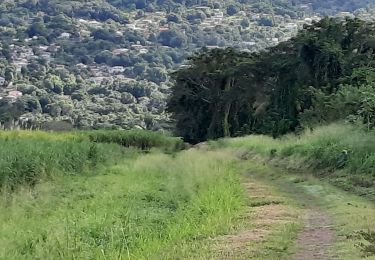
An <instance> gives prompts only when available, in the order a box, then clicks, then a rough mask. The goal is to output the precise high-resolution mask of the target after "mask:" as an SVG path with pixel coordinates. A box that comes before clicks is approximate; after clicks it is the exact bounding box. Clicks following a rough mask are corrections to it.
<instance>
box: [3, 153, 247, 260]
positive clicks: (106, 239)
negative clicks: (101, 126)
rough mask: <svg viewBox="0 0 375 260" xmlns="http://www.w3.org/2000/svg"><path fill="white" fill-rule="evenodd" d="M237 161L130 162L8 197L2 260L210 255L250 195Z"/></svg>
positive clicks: (178, 158) (187, 157) (143, 158)
mask: <svg viewBox="0 0 375 260" xmlns="http://www.w3.org/2000/svg"><path fill="white" fill-rule="evenodd" d="M233 160H234V159H233V157H230V156H228V154H226V153H222V152H213V153H209V154H207V153H203V152H202V153H200V152H192V151H190V152H189V151H187V152H182V153H180V154H178V155H175V156H171V155H165V154H162V153H160V152H152V153H151V154H148V155H135V156H133V157H128V158H127V159H125V160H123V161H122V162H121V163H119V164H117V165H115V166H111V167H109V168H106V169H105V170H104V169H102V170H101V172H98V173H96V174H95V175H92V176H88V175H60V176H59V177H57V178H54V179H53V180H52V181H43V182H41V183H38V184H36V185H35V186H34V187H33V188H30V187H28V186H23V187H22V188H20V189H19V190H18V191H16V192H14V193H12V194H5V193H3V194H2V200H1V205H0V212H1V213H0V222H1V235H0V248H1V254H0V258H1V259H57V258H63V259H121V258H126V259H127V258H131V259H166V258H169V259H176V258H179V257H183V256H192V255H194V254H197V255H198V256H203V255H204V254H205V252H206V253H207V254H209V251H208V249H207V248H206V247H207V238H208V237H211V236H217V235H219V234H225V233H227V232H229V231H230V230H231V229H233V228H235V226H236V216H238V215H239V214H240V212H241V210H242V209H243V207H244V203H245V195H244V191H243V189H242V187H241V184H240V179H239V176H238V175H235V173H234V165H233V163H234V161H233Z"/></svg>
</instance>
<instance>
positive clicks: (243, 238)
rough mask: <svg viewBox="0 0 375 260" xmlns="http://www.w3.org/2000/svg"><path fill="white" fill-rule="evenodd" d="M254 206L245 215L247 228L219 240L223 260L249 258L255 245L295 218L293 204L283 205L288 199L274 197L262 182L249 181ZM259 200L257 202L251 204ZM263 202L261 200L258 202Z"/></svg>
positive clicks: (248, 190) (249, 191)
mask: <svg viewBox="0 0 375 260" xmlns="http://www.w3.org/2000/svg"><path fill="white" fill-rule="evenodd" d="M245 187H246V190H247V192H248V194H249V197H250V205H249V207H248V210H247V212H246V214H245V215H244V216H243V222H244V223H245V226H246V228H245V230H242V231H240V232H238V233H236V234H232V235H225V236H221V237H219V238H216V239H215V244H216V246H215V247H214V251H215V252H216V253H215V255H217V256H218V257H219V258H220V259H247V258H246V255H247V253H248V251H249V248H250V247H251V245H252V244H254V243H257V242H261V241H262V240H264V239H265V238H267V236H268V235H269V234H270V233H271V232H272V227H273V226H274V225H278V224H286V223H288V222H290V221H291V219H292V216H291V213H290V212H291V211H290V209H289V206H287V205H283V204H282V201H283V200H284V198H282V197H277V196H272V195H270V194H272V192H270V191H269V189H268V188H267V187H266V186H262V185H260V184H259V183H254V182H248V183H245ZM252 201H256V202H257V203H256V204H255V205H253V204H251V202H252ZM258 202H259V203H258Z"/></svg>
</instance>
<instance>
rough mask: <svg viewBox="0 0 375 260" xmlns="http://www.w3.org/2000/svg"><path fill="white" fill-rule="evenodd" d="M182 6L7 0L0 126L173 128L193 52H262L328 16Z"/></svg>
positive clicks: (1, 27) (287, 6) (0, 25)
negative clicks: (171, 105) (169, 101)
mask: <svg viewBox="0 0 375 260" xmlns="http://www.w3.org/2000/svg"><path fill="white" fill-rule="evenodd" d="M182 3H184V4H179V3H178V1H157V2H156V1H142V0H137V1H126V3H125V2H124V1H109V0H108V1H104V0H96V1H57V0H54V1H46V0H17V1H3V2H2V3H1V4H0V11H1V12H0V36H1V37H0V38H1V41H0V48H1V51H0V58H1V59H0V124H3V125H5V126H6V127H7V126H12V125H22V126H24V127H31V126H33V127H40V126H45V122H51V121H65V122H67V124H66V125H72V126H75V127H78V128H103V127H111V128H112V127H115V128H125V129H126V128H133V127H138V128H145V129H153V130H158V129H168V128H169V126H170V119H169V116H168V115H167V114H166V113H165V103H166V98H167V96H168V94H169V88H170V85H171V83H170V79H169V72H170V71H173V70H174V69H176V68H177V66H180V65H181V64H182V63H183V62H184V60H185V58H186V57H187V55H188V54H191V53H192V52H194V51H196V50H197V49H199V48H201V47H208V48H217V47H227V46H233V47H236V48H238V49H241V50H247V51H258V50H260V49H263V48H267V47H269V46H273V45H275V44H277V43H279V42H281V41H285V40H287V39H289V38H290V37H292V36H293V35H295V33H296V32H297V30H298V29H299V28H301V27H302V25H303V24H304V23H306V22H311V21H312V20H314V19H319V16H317V15H316V14H315V13H314V11H313V10H312V8H311V7H309V6H304V5H300V4H299V3H298V2H296V3H294V4H291V3H288V2H287V1H281V0H280V1H274V2H273V5H270V4H269V2H268V1H241V3H240V2H238V1H232V2H228V1H215V2H210V1H186V2H182ZM15 121H16V122H15ZM60 126H61V125H60Z"/></svg>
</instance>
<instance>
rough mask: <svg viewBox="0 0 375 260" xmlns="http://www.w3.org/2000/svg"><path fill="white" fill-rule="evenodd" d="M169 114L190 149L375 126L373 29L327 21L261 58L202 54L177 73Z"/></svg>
mask: <svg viewBox="0 0 375 260" xmlns="http://www.w3.org/2000/svg"><path fill="white" fill-rule="evenodd" d="M173 77H174V79H175V85H174V86H173V89H172V90H173V94H172V97H171V99H170V100H169V103H168V110H169V111H170V112H172V113H173V116H174V118H175V119H176V121H177V133H178V135H180V136H183V137H184V139H185V140H187V141H189V142H193V143H197V142H201V141H204V140H207V139H213V138H219V137H227V136H238V135H246V134H270V135H273V136H280V135H283V134H286V133H288V132H296V131H298V130H300V129H302V128H305V127H313V126H315V125H319V124H324V123H329V122H334V121H337V120H347V121H350V122H353V123H357V122H360V123H364V124H365V125H366V127H367V128H368V129H371V128H372V127H373V126H374V125H375V121H374V118H375V117H374V113H375V99H374V88H375V86H374V82H375V25H374V23H366V22H364V21H361V20H358V19H355V20H351V19H347V20H345V21H342V22H340V21H337V20H335V19H332V18H325V19H323V20H321V21H319V22H316V23H313V24H312V25H310V26H305V28H304V29H303V30H302V31H300V32H299V33H298V35H297V36H296V37H294V38H292V39H291V40H289V41H287V42H284V43H281V44H279V45H277V46H276V47H272V48H270V49H268V50H266V51H262V52H260V53H247V52H240V51H237V50H235V49H224V50H221V49H216V50H212V51H202V52H201V53H198V54H196V55H194V56H192V57H191V58H190V62H189V66H188V67H187V68H183V69H180V70H178V71H177V72H175V73H174V74H173Z"/></svg>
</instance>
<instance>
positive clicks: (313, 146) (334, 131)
mask: <svg viewBox="0 0 375 260" xmlns="http://www.w3.org/2000/svg"><path fill="white" fill-rule="evenodd" d="M374 136H375V135H374V132H373V131H371V132H368V131H365V130H364V129H359V128H358V127H354V126H350V125H344V124H338V125H329V126H324V127H320V128H317V129H315V130H314V131H311V132H310V131H308V132H306V133H304V134H302V135H301V136H295V135H290V136H286V137H283V138H281V139H273V138H271V137H266V136H249V137H239V138H234V139H223V140H222V141H220V142H219V143H221V144H222V145H224V146H226V147H227V146H229V147H236V148H242V149H245V150H249V151H254V152H256V153H259V154H261V155H262V156H264V157H265V158H270V159H273V160H275V163H276V164H277V165H281V166H284V167H288V169H291V170H293V169H296V170H298V171H301V170H302V171H306V170H309V171H311V172H312V173H313V174H314V175H316V176H318V177H320V178H323V179H325V180H327V181H329V182H331V183H333V184H334V185H336V186H338V187H340V188H343V189H345V190H349V191H353V192H355V193H357V194H359V195H362V196H365V197H367V198H369V199H371V200H374V199H375V172H374V168H375V145H374V142H373V141H372V140H373V139H374Z"/></svg>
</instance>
